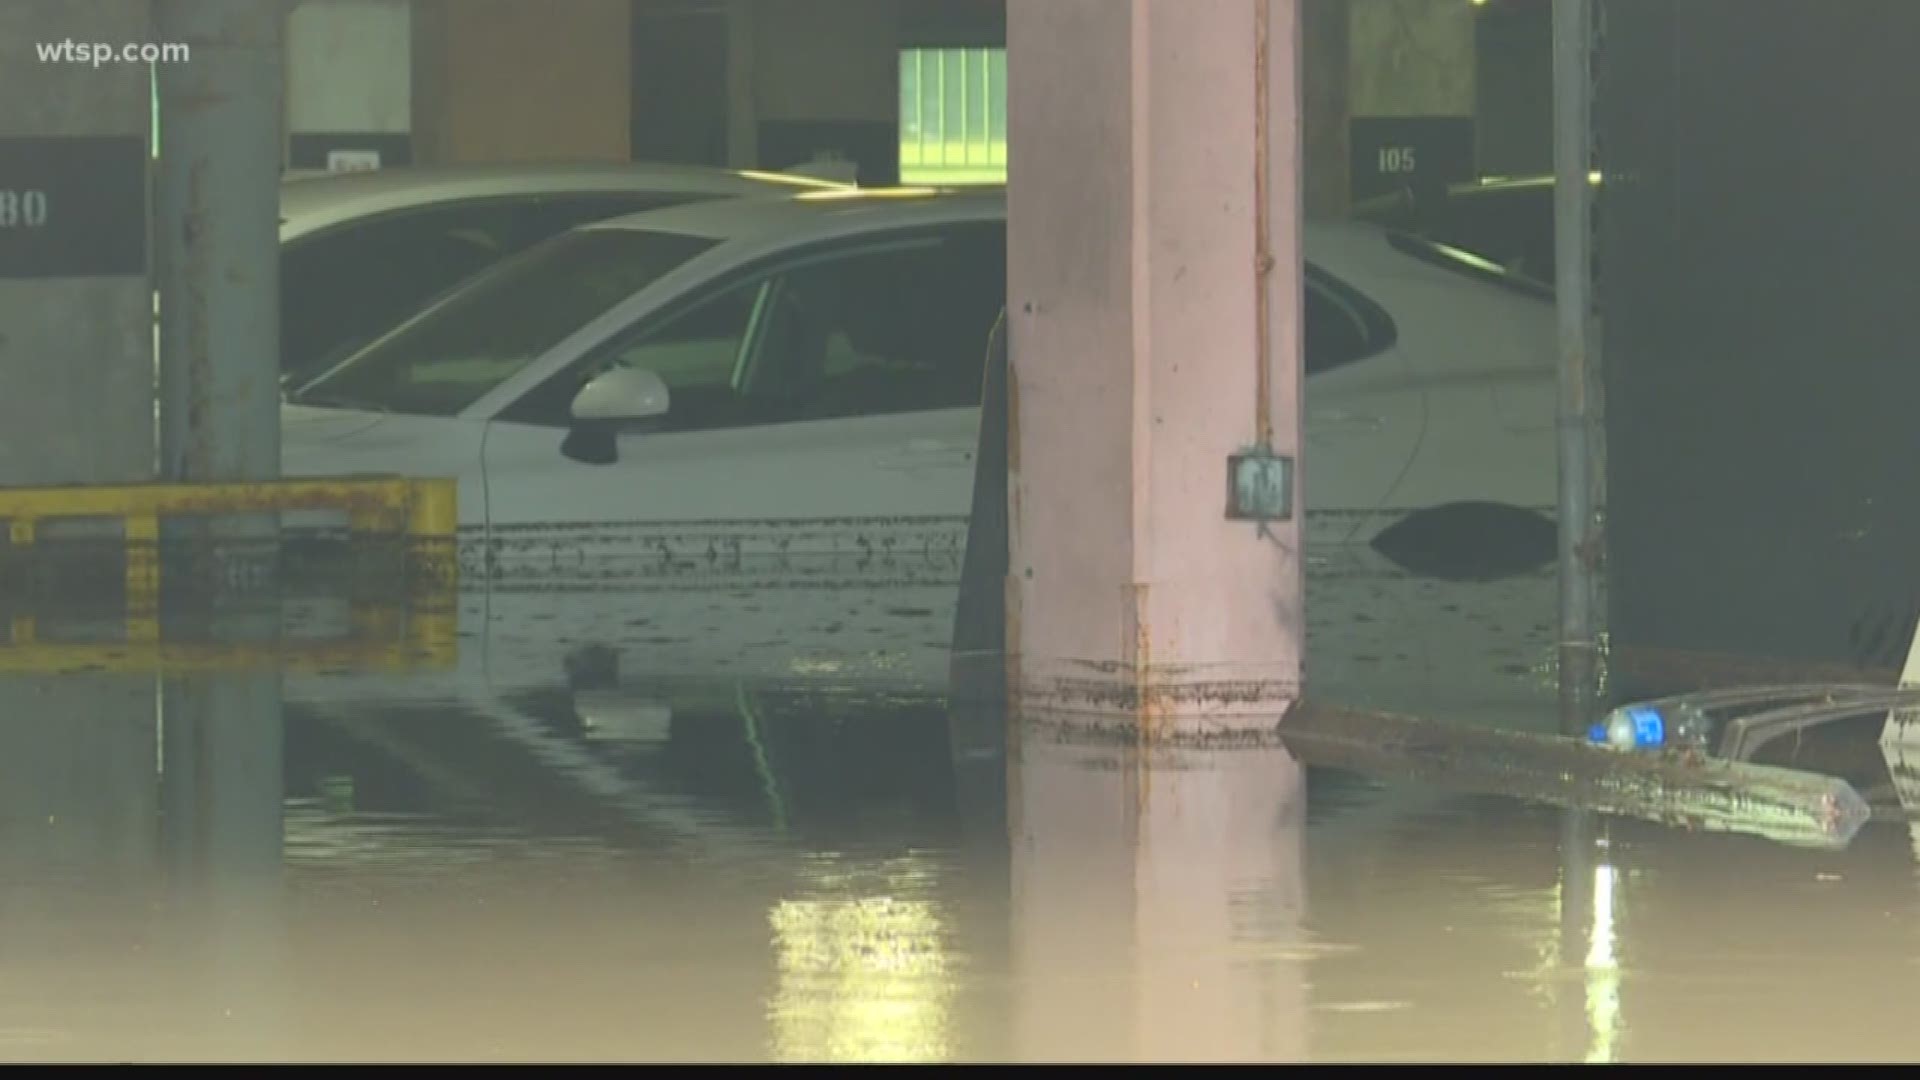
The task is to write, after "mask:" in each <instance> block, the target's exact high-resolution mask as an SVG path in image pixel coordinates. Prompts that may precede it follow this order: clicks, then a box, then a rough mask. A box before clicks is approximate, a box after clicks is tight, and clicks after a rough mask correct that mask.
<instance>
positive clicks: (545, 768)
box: [0, 645, 1920, 1062]
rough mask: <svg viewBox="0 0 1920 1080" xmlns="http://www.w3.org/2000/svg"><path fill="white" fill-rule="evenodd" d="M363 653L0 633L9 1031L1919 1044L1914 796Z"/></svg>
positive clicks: (146, 1044) (1063, 1046)
mask: <svg viewBox="0 0 1920 1080" xmlns="http://www.w3.org/2000/svg"><path fill="white" fill-rule="evenodd" d="M574 653H575V655H579V649H578V646H577V645H576V647H575V650H574ZM373 685H374V684H373V683H371V682H366V683H362V684H360V686H359V689H358V690H355V691H354V692H353V693H345V694H340V695H331V694H329V693H328V692H327V691H328V689H329V687H328V684H327V683H326V682H325V681H324V680H304V681H296V680H293V679H288V680H285V684H284V685H282V680H280V678H279V677H278V676H276V675H273V674H272V673H259V672H254V673H246V672H234V673H229V674H225V675H215V674H210V673H208V674H197V675H194V676H192V677H191V678H181V679H172V680H169V681H167V683H166V687H165V695H164V702H163V704H164V707H163V708H160V707H157V706H158V705H160V704H162V703H161V701H160V699H159V698H157V697H156V681H155V680H154V679H153V678H151V677H149V678H145V679H141V678H138V677H134V676H128V675H118V674H105V675H98V676H95V677H93V678H91V679H85V680H82V679H74V678H63V679H50V678H36V677H16V676H9V677H0V942H3V943H4V945H3V946H0V1057H5V1058H10V1059H53V1060H71V1059H88V1058H101V1057H112V1058H127V1059H165V1060H179V1059H188V1058H200V1059H214V1060H221V1059H226V1060H233V1059H251V1058H260V1059H269V1060H280V1059H303V1060H308V1059H311V1060H328V1059H335V1060H337V1059H367V1058H392V1059H397V1060H423V1059H452V1060H570V1061H593V1060H610V1059H627V1060H635V1059H637V1060H649V1061H662V1060H667V1061H674V1060H677V1061H763V1060H764V1061H787V1062H857V1061H911V1062H933V1061H1001V1060H1033V1061H1058V1060H1091V1061H1169V1060H1192V1061H1204V1060H1233V1061H1240V1060H1246V1061H1285V1060H1323V1061H1356V1060H1365V1061H1390V1060H1423V1061H1456V1060H1457V1061H1498V1060H1542V1061H1554V1060H1565V1061H1582V1060H1585V1061H1631V1060H1700V1059H1710V1058H1717V1059H1723V1060H1767V1059H1783V1060H1785V1059H1817V1058H1834V1059H1862V1058H1881V1059H1897V1058H1902V1057H1908V1056H1912V1055H1913V1054H1914V1053H1916V1052H1920V1037H1916V1036H1915V1035H1914V1034H1913V1033H1912V1032H1911V1028H1910V1025H1909V1024H1908V1023H1907V1022H1906V1015H1905V1012H1906V1000H1907V990H1908V988H1909V987H1910V985H1911V982H1912V976H1913V971H1914V967H1915V964H1916V963H1920V929H1917V928H1920V920H1916V918H1915V916H1916V915H1920V877H1916V873H1915V862H1916V860H1915V856H1914V854H1913V852H1912V848H1911V841H1910V838H1909V835H1908V833H1907V830H1906V827H1905V826H1904V824H1900V825H1889V826H1875V827H1872V828H1870V829H1868V830H1867V831H1865V832H1863V833H1862V834H1861V836H1860V837H1859V839H1858V840H1856V842H1855V843H1854V845H1853V846H1852V847H1851V848H1850V849H1848V850H1846V851H1840V852H1826V851H1804V850H1793V849H1788V848H1784V847H1780V846H1776V845H1772V844H1768V843H1765V842H1761V841H1758V840H1753V839H1743V838H1738V837H1728V836H1710V835H1688V834H1684V833H1679V832H1675V831H1671V830H1666V829H1661V828H1658V827H1655V826H1651V825H1645V824H1637V823H1632V822H1621V821H1606V820H1599V819H1595V818H1593V817H1591V816H1587V815H1580V814H1565V813H1561V812H1558V811H1552V810H1546V809H1542V808H1536V807H1530V806H1525V805H1521V804H1516V803H1512V802H1507V801H1502V800H1498V799H1489V798H1471V797H1463V796H1459V795H1450V794H1446V793H1444V792H1440V791H1435V790H1430V789H1426V788H1421V787H1416V786H1412V785H1408V784H1404V783H1398V782H1395V783H1380V782H1376V781H1370V780H1366V779H1363V778H1359V777H1356V776H1352V775H1348V774H1342V773H1336V772H1328V771H1322V770H1315V771H1314V772H1313V773H1312V776H1311V781H1310V782H1309V780H1308V778H1307V775H1306V770H1304V769H1303V768H1302V766H1301V765H1300V764H1298V763H1297V762H1295V761H1294V760H1293V759H1292V758H1290V757H1289V756H1288V755H1287V753H1286V752H1284V751H1281V750H1277V749H1271V750H1252V751H1247V750H1240V751H1231V752H1218V753H1198V752H1180V753H1162V754H1142V753H1141V752H1139V751H1135V750H1129V749H1125V748H1115V747H1099V746H1084V745H1074V744H1070V743H1064V742H1059V741H1051V742H1049V741H1037V740H1034V739H1031V738H1019V739H1014V740H1012V741H1011V745H1009V740H1008V738H1007V734H1008V730H1007V724H1006V720H1005V717H1004V716H1002V715H1000V714H999V713H997V712H995V711H994V710H993V709H991V708H988V707H983V706H981V705H979V703H972V704H969V705H968V706H967V707H965V708H958V709H953V710H951V711H950V710H949V707H948V703H947V702H946V701H944V700H942V699H941V698H939V697H936V696H931V695H914V694H910V693H905V692H901V691H899V690H897V689H892V690H886V691H880V690H875V689H872V688H867V689H860V688H858V687H850V686H842V687H838V688H835V687H831V686H822V685H819V684H813V685H793V684H788V683H782V682H777V681H768V680H762V679H750V678H741V679H733V680H714V679H701V680H685V679H673V678H666V677H662V676H659V675H658V674H657V673H655V672H653V671H651V670H649V669H647V668H645V667H644V666H643V667H640V668H633V667H623V665H622V664H620V663H617V662H604V661H602V662H595V663H575V664H572V665H569V666H567V667H564V668H562V667H558V666H556V667H555V668H553V669H551V671H550V674H549V675H548V677H547V679H546V681H545V683H544V684H535V683H534V682H533V681H532V680H522V681H519V682H516V683H515V684H514V685H512V686H506V687H501V688H499V689H493V688H491V687H488V686H486V685H485V684H469V685H467V686H466V687H464V688H463V690H462V696H461V698H460V699H457V700H455V699H447V698H442V699H440V700H434V699H431V698H429V697H427V696H425V695H424V694H423V693H421V692H420V691H419V688H418V687H417V686H416V687H415V689H414V692H413V693H412V694H410V695H409V694H401V695H397V696H395V697H392V698H383V697H381V696H380V695H378V694H376V693H374V692H373V690H372V688H373ZM443 685H444V684H443ZM1895 771H1896V773H1897V772H1898V770H1895Z"/></svg>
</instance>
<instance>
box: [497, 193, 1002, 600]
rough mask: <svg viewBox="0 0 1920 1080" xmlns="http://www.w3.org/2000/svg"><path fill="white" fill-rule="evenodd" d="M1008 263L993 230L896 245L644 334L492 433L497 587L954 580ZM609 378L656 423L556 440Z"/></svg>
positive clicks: (641, 327)
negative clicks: (647, 387)
mask: <svg viewBox="0 0 1920 1080" xmlns="http://www.w3.org/2000/svg"><path fill="white" fill-rule="evenodd" d="M1004 265H1005V264H1004V241H1003V240H1002V238H1001V231H1000V229H999V228H998V227H997V226H995V227H987V228H978V229H972V228H968V229H959V228H956V229H947V230H933V231H919V232H914V233H900V234H894V235H891V236H888V237H885V238H881V239H875V240H868V241H863V242H859V243H855V244H849V245H842V246H838V247H833V248H830V249H825V250H813V251H809V252H806V253H803V254H800V255H798V256H796V257H793V258H788V259H783V260H778V261H775V262H773V263H770V264H766V265H762V266H760V267H758V268H756V269H754V270H753V271H750V272H748V273H746V274H743V275H736V276H734V277H732V278H730V279H729V280H725V281H720V282H716V283H715V284H714V285H712V286H711V287H710V288H707V289H704V290H700V291H698V292H697V293H696V294H695V295H692V296H690V297H688V298H686V299H685V300H684V301H683V302H681V303H676V304H673V305H670V307H669V308H668V309H666V310H663V311H661V312H659V313H657V314H656V315H654V316H649V317H645V318H642V319H641V320H640V321H639V323H637V324H636V325H635V326H634V327H632V328H631V329H630V331H629V332H628V333H627V334H626V335H623V336H621V337H618V338H616V339H614V340H612V341H611V342H610V343H609V344H608V346H607V347H606V348H604V349H602V350H599V351H597V352H596V353H595V354H593V355H590V356H589V357H588V358H587V359H586V361H585V362H584V363H583V364H581V365H576V366H575V368H573V369H572V370H570V371H567V372H563V373H561V374H560V375H558V376H556V377H555V378H554V379H553V380H551V381H550V382H549V383H547V384H545V385H543V386H541V387H539V388H537V389H535V390H534V391H532V392H531V393H530V394H528V395H527V396H526V397H525V398H523V399H522V400H521V401H519V402H517V403H515V404H514V405H513V406H510V407H508V408H507V409H506V410H504V411H503V412H502V414H501V415H500V416H499V417H497V418H496V419H495V420H494V421H493V422H492V423H491V424H490V425H489V428H488V433H487V438H486V447H485V451H484V456H485V462H486V473H487V489H488V507H489V527H490V534H491V535H492V537H493V541H494V543H493V546H494V552H493V558H494V566H495V572H496V574H497V575H499V576H500V578H501V579H503V580H520V579H525V580H537V579H540V578H542V577H549V578H552V577H561V578H581V577H584V578H587V579H589V580H613V581H617V580H632V581H641V580H646V581H658V580H665V581H675V580H680V579H693V578H716V577H717V578H727V577H729V575H732V576H736V577H739V578H740V579H741V580H748V579H752V580H755V581H760V582H762V583H764V582H766V581H769V580H787V579H794V580H797V579H799V578H803V577H809V576H815V577H817V576H819V575H833V574H840V575H843V576H844V575H852V576H854V577H859V576H860V575H862V574H868V575H871V574H877V573H887V572H894V571H899V570H900V568H901V565H902V560H905V561H907V562H912V563H914V564H915V565H916V566H919V567H921V568H922V569H925V568H927V567H929V566H931V565H932V564H942V565H944V564H947V563H950V564H951V567H949V569H950V570H951V571H952V572H955V573H957V566H958V557H959V551H958V549H959V546H960V545H961V544H963V542H964V535H965V517H966V513H967V509H968V505H969V500H970V497H971V489H972V482H973V460H972V458H973V447H974V442H975V437H976V427H977V421H978V401H979V392H980V376H981V373H982V370H983V367H984V353H985V348H986V339H987V335H988V332H989V330H990V328H991V326H992V323H993V319H994V318H995V316H996V315H997V313H998V310H999V307H1000V304H1001V302H1002V299H1001V298H1002V297H1003V296H1004V295H1005V283H1004V273H1005V271H1004ZM616 365H618V366H626V367H635V368H642V369H645V370H649V371H651V372H653V373H654V374H656V375H658V376H660V378H661V379H662V381H663V382H664V383H665V384H666V386H667V388H668V390H669V393H670V395H671V401H670V404H669V407H668V411H667V413H666V415H665V417H664V418H663V419H662V420H661V421H660V422H659V423H657V424H654V425H651V426H646V427H628V428H625V429H622V430H618V431H611V432H609V431H604V430H594V429H586V428H581V427H577V426H574V425H571V424H570V418H569V414H568V406H569V405H570V404H571V400H572V396H573V394H574V393H575V392H576V391H577V389H578V388H579V387H580V386H581V385H583V384H584V382H585V381H587V380H588V379H589V378H591V377H592V376H593V375H595V374H597V373H598V372H600V371H604V370H606V369H607V368H609V367H612V366H616ZM886 567H892V568H893V569H892V570H887V569H886Z"/></svg>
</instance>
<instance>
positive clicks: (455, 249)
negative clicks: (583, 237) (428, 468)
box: [280, 192, 708, 385]
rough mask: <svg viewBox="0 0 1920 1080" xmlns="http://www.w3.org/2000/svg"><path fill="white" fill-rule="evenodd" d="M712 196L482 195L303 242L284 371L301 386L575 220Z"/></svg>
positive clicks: (284, 325)
mask: <svg viewBox="0 0 1920 1080" xmlns="http://www.w3.org/2000/svg"><path fill="white" fill-rule="evenodd" d="M707 197H708V196H703V195H692V194H680V193H660V192H612V193H601V192H593V193H585V194H577V195H575V194H559V195H541V196H539V197H538V198H514V199H487V200H477V201H469V202H464V203H458V204H454V205H449V206H438V207H435V208H433V209H431V210H423V211H413V212H408V213H403V214H397V215H389V216H382V217H377V218H372V219H369V220H367V221H362V222H355V223H353V224H350V225H346V226H343V227H340V228H336V229H332V230H329V231H327V232H325V233H323V234H321V235H319V236H315V237H311V238H308V239H304V240H301V241H298V242H296V243H294V244H292V245H290V247H289V248H288V250H287V253H286V256H285V257H284V259H283V261H282V264H281V271H280V273H281V283H280V288H281V301H280V311H281V315H280V357H281V370H282V371H285V372H288V373H290V376H291V377H290V379H289V382H291V383H293V384H295V385H297V384H298V383H300V382H301V381H303V379H304V377H306V376H310V375H314V374H318V373H319V372H320V371H322V370H324V369H325V367H326V366H327V365H328V363H329V362H331V361H337V360H339V359H341V358H342V357H344V356H345V355H346V354H347V353H348V352H350V351H351V350H352V349H354V348H355V347H358V346H360V345H364V344H366V343H367V342H369V341H371V340H373V339H374V338H375V337H377V336H379V335H380V334H381V333H384V332H385V331H387V330H390V329H392V328H393V327H394V326H395V325H397V324H398V323H399V322H400V321H401V320H403V319H405V318H406V317H407V316H409V315H412V314H413V313H414V312H416V311H418V310H420V309H421V308H423V307H425V306H426V305H427V304H428V303H430V302H432V301H433V300H434V299H435V298H436V297H438V296H439V295H440V294H441V293H443V292H445V291H446V290H447V289H449V288H451V287H452V286H454V285H457V284H459V283H460V282H461V281H464V280H465V279H467V278H469V277H472V276H473V275H474V274H476V273H478V272H480V271H481V270H483V269H485V268H486V267H488V266H490V265H492V264H493V263H495V262H498V261H499V260H501V259H504V258H506V257H507V256H509V255H512V254H515V253H517V252H519V251H522V250H524V249H526V248H527V247H530V246H532V245H533V244H536V243H538V242H540V241H542V240H546V239H548V238H549V237H552V236H556V235H558V234H560V233H563V232H565V231H567V230H568V229H571V228H573V227H574V226H576V225H582V224H585V223H587V222H591V221H600V220H604V219H606V218H611V217H620V216H623V215H626V214H632V213H639V212H640V211H643V210H656V209H661V208H663V207H668V206H675V205H679V204H681V203H687V202H694V201H698V200H700V199H704V198H707Z"/></svg>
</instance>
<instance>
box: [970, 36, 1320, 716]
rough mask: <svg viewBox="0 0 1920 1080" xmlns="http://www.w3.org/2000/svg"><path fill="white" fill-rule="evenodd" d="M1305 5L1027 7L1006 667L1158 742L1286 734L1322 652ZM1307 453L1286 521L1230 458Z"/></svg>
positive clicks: (1076, 711) (1044, 710) (1015, 216)
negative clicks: (1306, 339) (1303, 225)
mask: <svg viewBox="0 0 1920 1080" xmlns="http://www.w3.org/2000/svg"><path fill="white" fill-rule="evenodd" d="M1299 26H1300V20H1299V3H1298V0H1012V2H1011V3H1010V4H1009V6H1008V49H1009V60H1008V75H1009V81H1010V83H1011V87H1010V89H1009V92H1008V96H1009V100H1010V101H1011V103H1012V107H1011V108H1010V109H1009V110H1008V114H1009V121H1008V124H1009V132H1008V134H1009V139H1010V143H1011V145H1010V147H1009V151H1008V161H1009V165H1010V170H1011V175H1010V177H1009V181H1008V193H1009V215H1010V219H1009V242H1010V254H1009V274H1010V279H1009V286H1008V316H1009V323H1008V325H1009V332H1010V339H1009V340H1010V352H1011V373H1010V380H1009V381H1010V387H1011V397H1012V408H1011V410H1010V427H1011V444H1010V448H1009V469H1010V474H1011V475H1010V477H1009V500H1010V506H1009V512H1010V515H1011V564H1010V569H1009V582H1008V613H1007V619H1008V628H1007V632H1008V652H1009V679H1010V683H1011V690H1012V693H1013V695H1014V701H1015V703H1016V705H1017V707H1018V708H1019V710H1020V711H1021V713H1022V714H1023V715H1024V716H1026V717H1028V718H1030V719H1035V720H1042V721H1053V722H1059V723H1064V724H1066V725H1069V726H1076V727H1091V728H1097V729H1102V730H1109V731H1114V732H1118V733H1123V734H1128V735H1131V736H1138V737H1141V738H1143V739H1150V740H1161V739H1172V740H1184V739H1193V738H1206V737H1209V736H1219V735H1225V734H1232V733H1245V732H1248V731H1251V730H1257V729H1267V728H1271V727H1272V725H1273V724H1274V723H1275V722H1276V720H1277V719H1278V717H1279V715H1280V714H1281V712H1282V711H1283V710H1284V709H1285V707H1286V705H1287V704H1288V703H1290V702H1291V701H1292V700H1293V699H1294V698H1295V697H1296V696H1297V694H1298V690H1299V684H1300V662H1301V654H1302V651H1303V640H1302V638H1303V633H1304V622H1303V612H1302V591H1303V590H1302V577H1301V560H1300V529H1299V517H1300V509H1299V508H1300V506H1301V505H1302V504H1301V501H1300V498H1299V489H1300V483H1299V474H1300V470H1299V468H1298V461H1297V454H1298V451H1299V432H1300V418H1301V404H1300V403H1301V395H1300V342H1301V338H1300V314H1299V312H1300V296H1301V276H1300V275H1301V270H1300V239H1299V238H1300V232H1299V219H1300V184H1299V161H1300V123H1299V117H1300V110H1299ZM1263 446H1264V447H1265V448H1266V449H1268V450H1270V451H1271V452H1273V453H1275V454H1279V455H1285V456H1289V457H1295V458H1296V461H1295V483H1294V493H1293V504H1292V505H1293V507H1294V509H1293V514H1292V518H1291V520H1287V521H1268V522H1254V521H1246V520H1234V519H1230V518H1229V516H1228V503H1229V498H1228V491H1229V482H1228V476H1229V474H1228V459H1229V457H1230V456H1232V455H1234V454H1237V453H1242V452H1244V451H1247V450H1248V449H1249V448H1257V447H1263Z"/></svg>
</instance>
